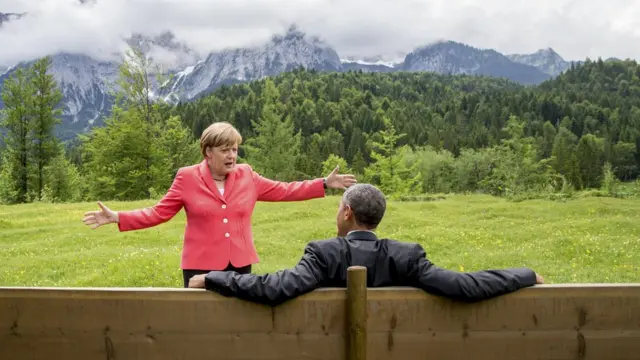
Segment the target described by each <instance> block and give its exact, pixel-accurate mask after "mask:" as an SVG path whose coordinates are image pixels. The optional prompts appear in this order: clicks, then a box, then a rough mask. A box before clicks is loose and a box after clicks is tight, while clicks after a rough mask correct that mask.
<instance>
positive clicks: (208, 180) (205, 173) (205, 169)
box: [199, 159, 232, 203]
mask: <svg viewBox="0 0 640 360" xmlns="http://www.w3.org/2000/svg"><path fill="white" fill-rule="evenodd" d="M199 168H200V177H201V178H202V180H203V181H204V183H205V184H206V185H207V188H209V190H210V191H211V192H212V193H213V195H214V196H215V197H217V198H218V200H220V201H222V202H224V203H226V201H225V199H224V196H222V194H220V191H219V190H218V187H217V186H216V184H215V183H214V182H213V177H212V176H211V170H210V169H209V165H208V164H207V160H206V159H204V160H202V162H201V163H200V166H199ZM229 175H231V174H229ZM230 177H232V176H227V181H226V183H225V192H228V190H229V189H228V187H229V186H228V185H230V182H229V178H230Z"/></svg>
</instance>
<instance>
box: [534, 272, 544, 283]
mask: <svg viewBox="0 0 640 360" xmlns="http://www.w3.org/2000/svg"><path fill="white" fill-rule="evenodd" d="M536 284H544V278H543V277H542V276H540V275H538V273H536Z"/></svg>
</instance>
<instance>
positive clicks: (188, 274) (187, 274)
mask: <svg viewBox="0 0 640 360" xmlns="http://www.w3.org/2000/svg"><path fill="white" fill-rule="evenodd" d="M209 271H211V270H199V269H184V270H182V277H183V280H184V287H185V288H188V287H189V279H191V278H192V277H193V276H195V275H200V274H206V273H208V272H209ZM223 271H235V272H237V273H240V274H250V273H251V265H247V266H242V267H239V268H237V267H235V266H233V265H231V263H229V265H228V266H227V268H226V269H224V270H223Z"/></svg>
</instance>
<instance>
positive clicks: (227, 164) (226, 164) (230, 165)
mask: <svg viewBox="0 0 640 360" xmlns="http://www.w3.org/2000/svg"><path fill="white" fill-rule="evenodd" d="M224 166H226V167H233V161H227V162H225V163H224Z"/></svg>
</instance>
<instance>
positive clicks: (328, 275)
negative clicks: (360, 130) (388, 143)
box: [189, 184, 543, 306]
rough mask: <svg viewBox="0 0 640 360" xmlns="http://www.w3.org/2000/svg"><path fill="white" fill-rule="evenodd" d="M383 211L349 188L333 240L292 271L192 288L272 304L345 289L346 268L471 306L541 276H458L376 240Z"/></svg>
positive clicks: (363, 190) (373, 191) (378, 195)
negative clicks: (322, 289)
mask: <svg viewBox="0 0 640 360" xmlns="http://www.w3.org/2000/svg"><path fill="white" fill-rule="evenodd" d="M385 209H386V200H385V198H384V195H383V194H382V192H381V191H380V190H378V189H377V188H376V187H374V186H372V185H369V184H357V185H353V186H351V187H349V188H348V189H347V190H346V191H345V192H344V194H343V196H342V199H341V201H340V206H339V208H338V216H337V219H336V220H337V226H338V237H336V238H333V239H328V240H321V241H313V242H310V243H309V244H308V245H307V247H306V248H305V250H304V255H303V256H302V259H300V262H299V263H298V264H297V265H296V266H295V267H294V268H292V269H286V270H280V271H277V272H275V273H269V274H265V275H256V274H239V273H236V272H232V271H229V272H224V271H211V272H209V273H207V274H203V275H196V276H194V277H192V278H191V279H190V281H189V287H191V288H203V287H204V288H206V289H207V290H211V291H215V292H217V293H220V294H222V295H224V296H235V297H237V298H240V299H244V300H249V301H252V302H257V303H262V304H266V305H271V306H276V305H279V304H281V303H283V302H285V301H287V300H290V299H293V298H295V297H297V296H300V295H302V294H305V293H308V292H310V291H313V290H314V289H317V288H319V287H345V286H346V283H347V268H348V267H349V266H352V265H361V266H365V267H366V268H367V286H368V287H385V286H411V287H416V288H419V289H422V290H424V291H426V292H428V293H430V294H435V295H440V296H445V297H447V298H450V299H454V300H460V301H466V302H473V301H480V300H484V299H489V298H492V297H495V296H498V295H502V294H506V293H510V292H513V291H516V290H519V289H521V288H524V287H528V286H532V285H534V284H536V283H538V284H542V283H543V279H542V277H540V276H538V275H537V274H536V273H535V272H533V271H532V270H530V269H527V268H515V269H504V270H486V271H478V272H472V273H459V272H454V271H450V270H445V269H441V268H438V267H437V266H435V265H434V264H433V263H431V262H430V261H429V260H428V259H427V258H426V253H425V251H424V249H423V248H422V246H420V245H419V244H412V243H404V242H399V241H396V240H389V239H378V237H377V236H376V234H375V233H374V230H375V229H376V228H377V226H378V225H379V224H380V221H382V217H383V216H384V212H385Z"/></svg>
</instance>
